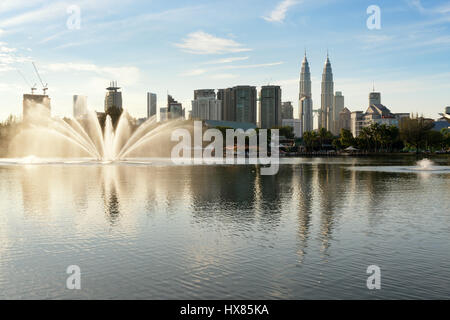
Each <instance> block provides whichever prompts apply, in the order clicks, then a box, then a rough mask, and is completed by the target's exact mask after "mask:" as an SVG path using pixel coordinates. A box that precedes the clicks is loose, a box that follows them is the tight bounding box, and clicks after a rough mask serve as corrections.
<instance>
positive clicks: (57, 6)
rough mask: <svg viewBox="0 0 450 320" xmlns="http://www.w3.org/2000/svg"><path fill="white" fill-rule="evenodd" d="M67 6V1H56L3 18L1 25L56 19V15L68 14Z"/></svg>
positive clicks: (18, 24)
mask: <svg viewBox="0 0 450 320" xmlns="http://www.w3.org/2000/svg"><path fill="white" fill-rule="evenodd" d="M66 8H67V4H66V3H54V4H52V5H49V6H46V7H43V8H39V9H37V10H33V11H28V12H25V13H22V14H19V15H16V16H13V17H12V18H9V19H5V20H2V21H1V22H0V27H2V28H11V27H16V26H21V25H24V24H28V23H33V22H37V21H42V20H46V19H54V18H55V17H58V16H64V15H66Z"/></svg>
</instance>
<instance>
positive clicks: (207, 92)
mask: <svg viewBox="0 0 450 320" xmlns="http://www.w3.org/2000/svg"><path fill="white" fill-rule="evenodd" d="M200 98H207V99H215V98H216V91H215V90H214V89H198V90H194V100H197V99H200Z"/></svg>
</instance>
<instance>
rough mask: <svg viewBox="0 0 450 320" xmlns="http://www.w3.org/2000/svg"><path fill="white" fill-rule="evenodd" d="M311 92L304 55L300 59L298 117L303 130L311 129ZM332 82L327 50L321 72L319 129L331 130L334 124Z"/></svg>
mask: <svg viewBox="0 0 450 320" xmlns="http://www.w3.org/2000/svg"><path fill="white" fill-rule="evenodd" d="M312 105H313V104H312V93H311V71H310V69H309V63H308V58H307V57H306V50H305V56H304V58H303V61H302V69H301V73H300V90H299V107H300V108H299V110H300V119H301V120H302V123H303V132H305V131H312V130H313V114H312V113H313V110H312ZM334 118H335V117H334V82H333V70H332V69H331V62H330V58H329V55H328V52H327V58H326V60H325V65H324V68H323V73H322V90H321V104H320V110H319V129H320V128H325V129H327V130H329V131H333V124H334V121H335V119H334Z"/></svg>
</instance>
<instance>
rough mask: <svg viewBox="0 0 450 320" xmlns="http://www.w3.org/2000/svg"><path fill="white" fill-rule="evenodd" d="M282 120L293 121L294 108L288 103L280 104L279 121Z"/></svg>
mask: <svg viewBox="0 0 450 320" xmlns="http://www.w3.org/2000/svg"><path fill="white" fill-rule="evenodd" d="M284 119H294V107H293V106H292V102H290V101H288V102H283V103H282V104H281V120H284Z"/></svg>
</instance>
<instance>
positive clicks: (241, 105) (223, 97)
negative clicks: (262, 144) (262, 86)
mask: <svg viewBox="0 0 450 320" xmlns="http://www.w3.org/2000/svg"><path fill="white" fill-rule="evenodd" d="M217 99H218V100H220V101H222V120H223V121H236V122H246V123H253V124H256V100H257V97H256V87H252V86H236V87H233V88H227V89H219V90H218V93H217Z"/></svg>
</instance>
